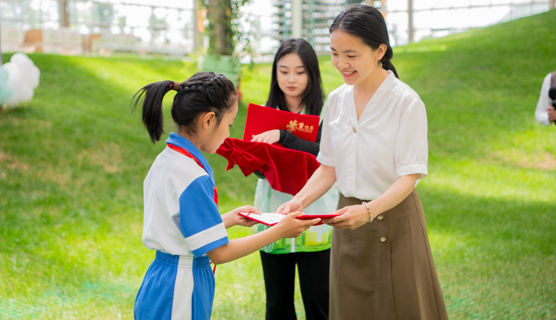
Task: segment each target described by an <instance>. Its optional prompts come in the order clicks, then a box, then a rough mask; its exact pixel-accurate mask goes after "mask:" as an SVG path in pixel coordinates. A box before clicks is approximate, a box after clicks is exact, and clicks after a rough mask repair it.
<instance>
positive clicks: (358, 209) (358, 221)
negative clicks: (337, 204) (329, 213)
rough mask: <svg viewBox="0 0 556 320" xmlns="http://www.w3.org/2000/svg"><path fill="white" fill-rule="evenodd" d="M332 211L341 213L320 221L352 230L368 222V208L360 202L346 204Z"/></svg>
mask: <svg viewBox="0 0 556 320" xmlns="http://www.w3.org/2000/svg"><path fill="white" fill-rule="evenodd" d="M333 213H335V214H341V215H340V216H338V217H334V218H330V219H324V220H322V222H324V223H326V224H328V225H331V226H333V227H334V228H338V229H351V230H354V229H357V228H359V227H360V226H362V225H364V224H365V223H367V222H369V219H370V216H369V210H367V208H366V207H365V206H364V205H362V204H358V205H353V206H347V207H344V208H342V209H340V210H338V211H336V212H333Z"/></svg>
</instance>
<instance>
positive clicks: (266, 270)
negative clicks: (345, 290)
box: [260, 250, 330, 320]
mask: <svg viewBox="0 0 556 320" xmlns="http://www.w3.org/2000/svg"><path fill="white" fill-rule="evenodd" d="M260 252H261V261H262V265H263V274H264V283H265V287H266V319H267V320H274V319H276V320H290V319H297V317H296V315H295V306H294V292H295V265H296V264H297V269H298V272H299V286H300V288H301V296H302V298H303V306H304V307H305V316H306V318H307V320H317V319H328V303H329V302H328V292H329V270H330V250H324V251H318V252H295V253H287V254H268V253H264V252H262V251H260Z"/></svg>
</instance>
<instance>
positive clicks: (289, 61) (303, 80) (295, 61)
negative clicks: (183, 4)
mask: <svg viewBox="0 0 556 320" xmlns="http://www.w3.org/2000/svg"><path fill="white" fill-rule="evenodd" d="M276 72H277V75H276V79H277V80H278V86H279V87H280V90H282V92H284V96H286V97H288V96H289V97H291V98H300V97H302V96H303V92H305V89H306V88H307V83H308V82H309V76H308V75H307V70H305V66H304V65H303V62H302V61H301V58H300V57H299V55H298V54H297V53H290V54H287V55H285V56H283V57H282V58H280V60H278V63H277V66H276Z"/></svg>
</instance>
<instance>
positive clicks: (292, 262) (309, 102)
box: [252, 39, 338, 320]
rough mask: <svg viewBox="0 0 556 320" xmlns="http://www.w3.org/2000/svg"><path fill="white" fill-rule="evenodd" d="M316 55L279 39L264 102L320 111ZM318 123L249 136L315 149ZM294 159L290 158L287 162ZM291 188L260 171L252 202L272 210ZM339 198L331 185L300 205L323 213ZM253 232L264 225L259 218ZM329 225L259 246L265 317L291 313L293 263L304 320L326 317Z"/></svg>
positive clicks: (284, 317)
mask: <svg viewBox="0 0 556 320" xmlns="http://www.w3.org/2000/svg"><path fill="white" fill-rule="evenodd" d="M321 87H322V85H321V77H320V71H319V63H318V60H317V55H316V53H315V51H314V50H313V47H311V44H309V42H307V41H305V40H303V39H288V40H286V41H284V42H282V43H281V44H280V47H279V48H278V51H277V52H276V55H275V56H274V62H273V64H272V80H271V84H270V92H269V95H268V101H267V102H266V106H268V107H270V108H276V109H279V110H283V111H288V112H295V113H303V114H310V115H316V116H321V112H322V110H323V108H322V107H323V92H322V89H321ZM321 129H322V123H321V125H320V126H319V131H318V134H317V141H316V142H312V141H307V140H303V139H301V138H298V137H297V136H296V135H294V134H293V133H291V132H289V131H288V130H278V129H275V130H269V131H266V132H263V133H261V134H258V135H256V136H254V137H253V139H252V141H256V142H264V143H269V144H273V143H276V142H278V143H279V144H281V145H283V146H284V147H286V148H289V149H293V150H299V151H304V152H308V153H311V154H313V155H315V156H316V155H317V154H318V152H319V141H320V137H321ZM292 165H295V164H292ZM291 198H292V196H291V195H290V194H287V193H284V192H280V191H277V190H273V189H272V188H271V186H270V183H269V182H268V180H266V179H265V178H264V176H262V177H260V178H259V180H258V182H257V189H256V191H255V203H254V206H255V207H256V208H257V209H259V210H260V211H262V212H274V211H276V209H277V208H278V207H279V206H280V205H281V204H282V203H284V202H286V201H288V200H290V199H291ZM337 203H338V191H337V190H334V189H333V188H332V189H330V191H329V192H327V193H326V194H325V195H324V196H322V197H321V198H320V199H318V200H317V201H315V203H313V204H312V205H311V206H309V207H307V208H305V209H304V213H305V214H322V213H327V212H330V211H331V210H333V208H334V207H335V206H336V204H337ZM255 228H256V231H257V232H261V231H264V230H266V229H268V227H267V226H265V225H262V224H258V225H256V226H255ZM331 237H332V227H330V226H328V225H326V224H322V225H319V226H313V227H311V228H309V229H307V230H305V231H304V232H303V234H302V235H301V236H300V237H297V238H295V239H281V240H279V241H277V242H274V243H272V244H270V245H268V246H266V247H264V248H262V249H261V251H260V255H261V262H262V267H263V275H264V282H265V289H266V290H265V291H266V319H267V320H272V319H277V320H288V319H296V312H295V305H294V291H295V273H296V272H295V269H296V266H297V270H298V274H299V285H300V288H301V296H302V298H303V306H304V308H305V315H306V318H307V319H308V320H317V319H323V320H326V319H328V299H329V295H328V289H329V284H328V279H329V264H330V239H331Z"/></svg>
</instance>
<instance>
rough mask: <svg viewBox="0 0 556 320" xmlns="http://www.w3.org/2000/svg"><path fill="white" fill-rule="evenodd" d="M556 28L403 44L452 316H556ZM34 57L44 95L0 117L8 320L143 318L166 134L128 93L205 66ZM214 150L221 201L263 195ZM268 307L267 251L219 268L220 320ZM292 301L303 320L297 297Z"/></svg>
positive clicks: (329, 72)
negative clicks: (155, 166) (150, 180)
mask: <svg viewBox="0 0 556 320" xmlns="http://www.w3.org/2000/svg"><path fill="white" fill-rule="evenodd" d="M555 25H556V11H555V10H552V11H550V12H547V13H543V14H540V15H536V16H533V17H528V18H524V19H520V20H517V21H513V22H509V23H504V24H500V25H496V26H492V27H488V28H484V29H478V30H472V31H470V32H466V33H462V34H458V35H453V36H450V37H446V38H443V39H435V40H427V41H422V42H420V43H418V44H412V45H409V46H405V47H399V48H395V49H394V59H393V63H394V65H395V66H396V68H397V70H398V72H399V74H400V77H401V79H402V80H403V81H405V82H406V83H408V84H409V85H410V86H411V87H413V88H414V89H415V90H416V91H417V92H418V93H419V94H420V96H421V98H422V99H423V101H424V102H425V105H426V107H427V112H428V119H429V148H430V156H429V176H428V177H427V178H426V179H424V180H423V181H422V182H421V183H420V184H419V187H418V190H419V193H420V195H421V198H422V201H423V204H424V207H425V212H426V216H427V223H428V231H429V237H430V241H431V246H432V250H433V254H434V258H435V261H436V267H437V270H438V274H439V278H440V282H441V285H442V289H443V292H444V297H445V300H446V305H447V308H448V313H449V316H450V318H451V319H556V294H555V293H556V127H555V126H551V127H542V126H540V125H539V124H537V123H536V122H535V118H534V110H535V107H536V104H537V100H538V96H539V91H540V87H541V84H542V80H543V78H544V76H545V75H546V74H547V73H549V72H551V71H553V70H555V69H556V46H555V45H554V44H555V43H556V34H555V33H554V26H555ZM10 56H11V54H3V55H2V60H3V61H4V62H6V61H8V60H9V58H10ZM30 58H31V59H32V60H33V61H34V63H35V64H36V65H37V66H38V67H39V69H40V70H41V83H40V86H39V87H38V88H37V89H36V91H35V97H34V98H33V100H32V101H30V102H28V103H25V104H22V105H20V106H19V107H16V108H11V109H3V110H2V112H1V113H0V318H1V319H132V318H133V303H134V299H135V294H136V292H137V290H138V289H139V286H140V284H141V280H142V277H143V275H144V273H145V271H146V270H147V268H148V266H149V264H150V262H151V261H152V259H153V257H154V253H153V252H151V251H149V250H147V249H146V248H145V247H144V246H143V245H142V244H141V232H142V182H143V179H144V177H145V175H146V173H147V171H148V169H149V167H150V165H151V163H152V161H153V160H154V158H155V157H156V155H157V154H158V153H159V152H160V151H161V150H162V149H163V148H164V143H158V144H156V145H154V146H153V145H152V144H150V142H149V137H148V134H147V132H146V131H145V130H144V129H143V127H142V124H141V121H140V116H139V113H135V114H131V112H130V109H129V102H130V99H131V97H132V95H133V94H134V93H135V91H137V90H138V89H139V88H140V87H142V86H143V85H145V84H147V83H150V82H154V81H159V80H166V79H171V80H180V81H181V80H184V79H186V78H188V77H189V76H190V75H191V74H192V73H194V72H195V70H194V69H193V67H192V66H191V64H187V63H183V62H180V61H173V60H165V59H161V58H153V59H139V58H137V57H128V56H115V57H111V58H100V57H66V56H57V55H46V54H35V55H30ZM320 62H321V70H322V73H323V78H324V88H325V90H326V92H327V93H328V92H330V91H331V90H333V89H334V88H336V87H337V86H339V85H340V84H342V83H343V81H342V79H341V77H340V76H339V75H338V73H337V71H336V70H335V69H334V68H333V66H332V65H331V64H330V59H329V57H321V58H320ZM270 70H271V66H270V65H267V64H264V65H256V66H255V68H254V70H252V71H249V70H247V68H245V73H244V75H243V82H242V84H241V89H242V92H243V102H242V103H241V104H240V112H239V113H238V117H237V120H236V124H235V125H234V126H233V128H232V136H233V137H241V136H242V132H243V124H244V122H245V111H246V106H247V103H248V102H254V103H264V102H265V101H266V96H267V93H268V87H269V81H270V76H269V74H270ZM172 96H173V95H172V94H169V95H168V99H166V107H165V108H166V122H165V126H166V128H167V130H166V135H165V136H164V137H163V139H165V137H166V136H167V134H168V132H169V131H172V130H173V129H174V127H173V124H172V123H171V122H172V121H171V117H170V116H169V113H168V111H169V105H170V102H171V97H172ZM207 158H208V160H209V162H210V163H211V165H212V166H213V169H214V172H215V176H216V182H217V186H218V189H219V192H220V203H221V211H222V212H225V211H228V210H231V209H233V208H235V207H237V206H240V205H244V204H251V203H252V201H253V194H254V188H255V183H256V179H255V178H254V177H251V176H250V177H247V178H245V177H243V175H242V174H241V172H240V171H239V170H238V169H237V168H236V169H233V170H230V171H224V169H225V167H226V162H225V160H224V159H223V158H222V157H220V156H218V155H208V156H207ZM250 233H251V230H250V229H247V228H241V227H233V228H231V229H229V234H230V237H232V238H237V237H241V236H245V235H248V234H250ZM264 301H265V295H264V284H263V278H262V272H261V267H260V262H259V257H258V253H255V254H252V255H250V256H248V257H246V258H243V259H240V260H238V261H234V262H231V263H228V264H224V265H221V266H218V268H217V269H216V297H215V304H214V310H213V318H214V319H242V320H244V319H263V318H264ZM296 305H297V307H298V314H299V318H300V319H304V314H303V308H302V303H301V297H300V295H299V293H297V295H296Z"/></svg>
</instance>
